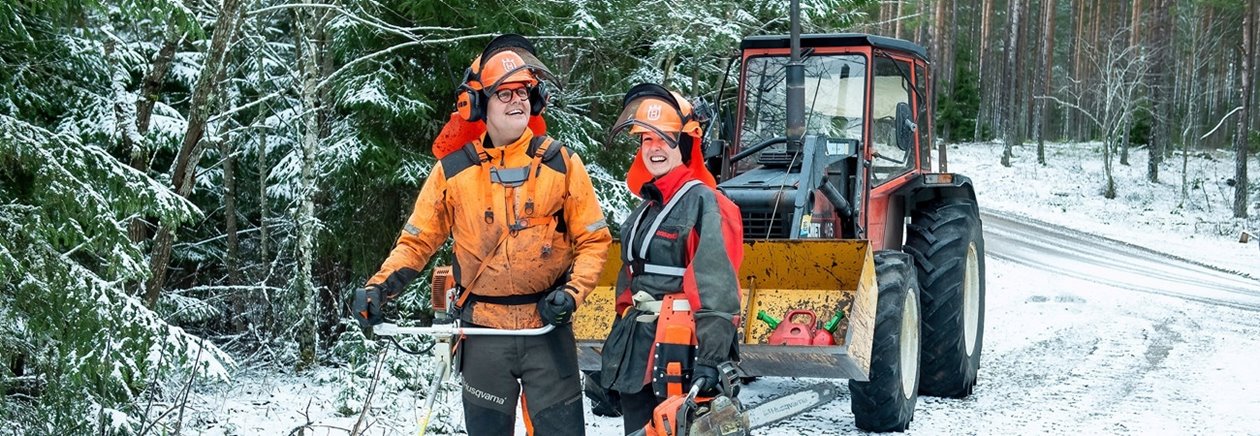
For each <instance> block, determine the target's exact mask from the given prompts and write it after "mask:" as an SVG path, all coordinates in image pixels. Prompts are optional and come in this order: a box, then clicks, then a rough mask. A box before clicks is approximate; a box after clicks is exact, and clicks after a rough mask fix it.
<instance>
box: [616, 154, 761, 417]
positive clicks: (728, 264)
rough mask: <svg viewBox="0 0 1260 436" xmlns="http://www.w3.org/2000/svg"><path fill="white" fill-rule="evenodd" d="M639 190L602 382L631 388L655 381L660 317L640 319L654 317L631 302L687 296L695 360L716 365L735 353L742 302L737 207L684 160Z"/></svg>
mask: <svg viewBox="0 0 1260 436" xmlns="http://www.w3.org/2000/svg"><path fill="white" fill-rule="evenodd" d="M639 194H640V196H641V197H643V199H644V201H643V203H641V204H640V205H639V207H638V208H636V209H635V210H634V211H633V212H632V213H631V214H630V217H629V218H627V220H626V222H625V223H624V224H622V227H621V241H622V245H621V258H622V262H623V267H622V269H621V272H620V273H619V275H618V277H617V285H616V288H615V289H616V292H617V305H616V307H617V314H618V315H617V318H616V320H615V321H614V323H613V327H612V332H611V333H610V334H609V336H608V339H607V340H605V342H604V347H603V350H602V359H603V362H602V366H601V373H600V379H601V380H600V384H601V385H603V386H604V387H605V388H609V389H613V390H617V391H620V392H626V393H634V392H638V391H639V390H641V389H642V388H643V386H644V385H646V384H647V383H648V382H650V378H649V368H648V362H649V354H650V353H651V350H652V344H653V343H654V341H655V335H656V327H657V323H656V322H655V321H646V322H645V321H642V320H641V319H640V315H649V316H648V317H646V318H651V316H650V315H651V313H649V312H645V311H643V310H641V309H640V308H639V307H638V306H637V305H635V304H634V303H633V302H632V296H633V295H635V294H639V293H641V292H643V293H647V294H649V295H651V297H652V298H653V299H654V300H657V301H659V300H661V299H662V298H663V297H664V296H665V295H667V294H672V293H679V292H681V293H683V294H685V295H686V297H687V299H688V301H689V303H690V306H691V307H692V308H693V312H694V316H695V323H696V340H697V343H698V350H697V363H699V364H704V365H710V366H716V365H717V364H719V363H721V362H726V361H730V360H735V359H736V358H738V350H737V345H736V341H735V325H734V324H733V323H732V319H733V317H734V316H735V315H736V314H737V313H739V307H740V306H739V282H738V280H737V278H736V269H737V268H738V266H737V265H736V262H738V259H739V257H741V253H742V245H741V244H742V241H741V240H740V238H741V235H740V230H739V228H740V226H739V210H738V209H737V208H736V207H735V205H734V204H733V203H731V202H730V200H727V199H726V198H725V197H720V194H718V193H717V192H716V191H715V190H714V189H713V188H710V187H708V186H705V185H704V184H703V183H701V182H700V181H698V180H696V179H695V178H694V177H692V176H691V170H690V169H688V168H686V167H682V166H680V167H678V168H676V169H674V170H673V171H671V172H669V173H667V174H665V175H663V176H661V177H659V178H657V179H654V180H652V181H651V182H648V183H645V184H644V185H643V187H642V189H640V192H639ZM732 215H733V217H732ZM732 220H733V222H732ZM732 233H733V235H734V236H732V235H731V234H732ZM732 244H733V247H732ZM695 308H698V309H695Z"/></svg>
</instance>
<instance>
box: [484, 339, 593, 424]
mask: <svg viewBox="0 0 1260 436" xmlns="http://www.w3.org/2000/svg"><path fill="white" fill-rule="evenodd" d="M460 346H461V347H462V348H463V350H462V351H461V357H460V370H461V372H462V374H463V377H464V386H463V388H464V393H463V399H464V425H465V427H466V428H467V430H468V434H469V436H507V435H510V434H512V433H513V431H512V429H513V427H514V425H515V423H516V401H517V398H518V397H520V398H521V403H522V409H524V411H525V415H526V416H525V417H524V419H525V429H526V432H527V433H528V434H530V435H535V434H536V435H544V436H551V435H561V436H563V435H584V434H586V422H585V418H584V416H583V412H582V380H581V378H580V377H579V376H578V366H577V342H576V341H575V340H574V338H573V328H572V326H562V327H556V329H555V330H552V331H551V332H549V333H547V334H545V335H541V336H468V337H466V338H464V341H463V343H462V344H461V345H460ZM522 394H523V395H522Z"/></svg>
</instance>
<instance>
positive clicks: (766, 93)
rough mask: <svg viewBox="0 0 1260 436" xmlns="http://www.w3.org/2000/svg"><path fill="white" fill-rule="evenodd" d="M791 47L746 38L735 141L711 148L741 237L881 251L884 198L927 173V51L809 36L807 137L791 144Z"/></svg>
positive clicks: (805, 47) (864, 38) (892, 42)
mask: <svg viewBox="0 0 1260 436" xmlns="http://www.w3.org/2000/svg"><path fill="white" fill-rule="evenodd" d="M789 44H790V39H789V37H788V36H786V35H780V36H750V37H747V38H745V39H744V40H743V43H742V44H741V50H742V52H741V61H742V62H741V63H740V68H741V72H740V74H739V77H740V79H739V88H738V94H737V97H736V102H737V103H736V106H735V111H734V112H735V114H734V125H733V126H728V128H727V130H728V132H729V133H728V135H729V136H730V137H729V138H727V140H728V141H729V145H730V146H729V147H726V148H725V149H724V150H710V154H711V155H712V156H713V160H712V162H713V163H714V164H715V166H716V167H718V168H719V169H720V174H721V180H722V183H721V184H720V188H721V189H722V190H723V191H724V192H725V193H726V195H727V196H729V197H730V198H731V199H732V200H733V201H734V202H735V203H736V204H738V205H739V206H740V209H741V210H742V211H743V219H744V237H745V239H750V240H762V239H872V240H873V241H874V242H875V245H876V247H875V248H876V249H879V248H885V247H884V244H883V243H882V240H883V239H884V238H882V237H880V236H883V235H882V231H883V229H884V227H886V226H885V225H884V224H885V221H886V219H885V215H887V214H886V213H885V211H886V210H887V207H888V196H889V195H888V194H889V193H891V192H893V191H895V190H896V189H897V188H898V187H899V186H900V185H901V184H902V183H898V182H899V181H905V180H908V179H910V177H909V176H911V175H917V174H918V173H919V172H921V171H922V169H928V168H930V164H929V160H928V159H929V152H930V150H929V149H928V147H929V146H930V144H931V143H932V140H931V131H932V129H931V128H930V126H929V122H930V116H929V113H930V112H929V110H928V107H927V106H928V102H930V101H931V99H930V95H929V89H928V86H927V83H928V80H927V71H928V62H927V56H926V52H925V51H924V49H923V48H922V47H919V46H918V45H915V44H912V43H910V42H907V41H902V40H898V39H891V38H885V37H880V36H873V35H864V34H823V35H801V37H800V50H801V63H802V64H803V72H804V81H803V82H804V99H803V100H804V108H805V110H804V135H805V136H804V140H802V141H800V142H799V143H797V144H793V142H794V141H789V140H788V137H787V136H785V131H784V125H785V124H787V122H786V121H787V117H788V107H789V104H788V91H789V85H788V83H789V80H788V74H789V64H790V63H791V57H790V51H789V50H790V46H789ZM895 245H899V244H895ZM889 248H895V247H889Z"/></svg>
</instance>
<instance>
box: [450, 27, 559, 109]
mask: <svg viewBox="0 0 1260 436" xmlns="http://www.w3.org/2000/svg"><path fill="white" fill-rule="evenodd" d="M483 60H484V62H483ZM552 77H553V76H552V74H551V70H549V69H547V66H546V65H543V63H542V61H539V60H538V57H536V56H535V55H534V44H533V43H532V42H530V41H529V40H528V39H525V37H523V36H521V35H516V34H511V33H509V34H505V35H500V36H499V37H497V38H495V39H493V40H491V41H490V43H489V44H487V45H486V48H485V49H484V50H482V52H481V54H480V55H478V56H477V57H476V58H474V59H473V62H472V65H471V66H469V67H468V69H466V70H464V80H463V82H462V83H460V85H459V88H457V89H456V91H455V93H456V97H455V99H456V101H455V110H456V112H457V113H459V116H460V118H463V119H464V120H466V121H470V122H476V121H483V120H485V116H486V104H487V98H488V97H489V96H490V94H491V93H493V92H494V91H495V89H497V88H498V87H499V85H502V84H504V83H516V82H523V83H525V84H526V86H529V87H530V93H529V110H530V115H539V114H541V113H542V111H543V109H544V108H546V106H547V101H548V100H549V99H550V93H549V92H548V91H547V85H546V82H544V81H549V80H552Z"/></svg>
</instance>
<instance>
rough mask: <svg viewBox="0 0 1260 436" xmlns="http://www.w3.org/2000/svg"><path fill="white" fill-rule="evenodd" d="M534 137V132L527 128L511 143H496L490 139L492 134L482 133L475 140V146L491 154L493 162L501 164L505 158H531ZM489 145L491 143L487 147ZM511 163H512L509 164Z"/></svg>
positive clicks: (478, 150)
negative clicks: (531, 143)
mask: <svg viewBox="0 0 1260 436" xmlns="http://www.w3.org/2000/svg"><path fill="white" fill-rule="evenodd" d="M533 139H534V132H533V131H531V130H530V129H525V130H524V131H522V132H521V137H519V138H516V140H515V141H512V143H511V144H507V145H496V144H494V142H492V141H491V140H490V134H489V133H486V134H483V135H481V137H480V138H477V139H476V140H474V141H473V147H475V148H476V149H477V153H478V154H480V153H482V152H484V153H486V155H488V156H490V158H491V163H494V164H499V163H500V162H501V161H502V160H503V159H515V158H517V157H518V156H519V157H525V158H529V157H531V156H529V155H528V153H529V141H530V140H533ZM487 145H489V146H488V147H487ZM508 165H511V164H508Z"/></svg>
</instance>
